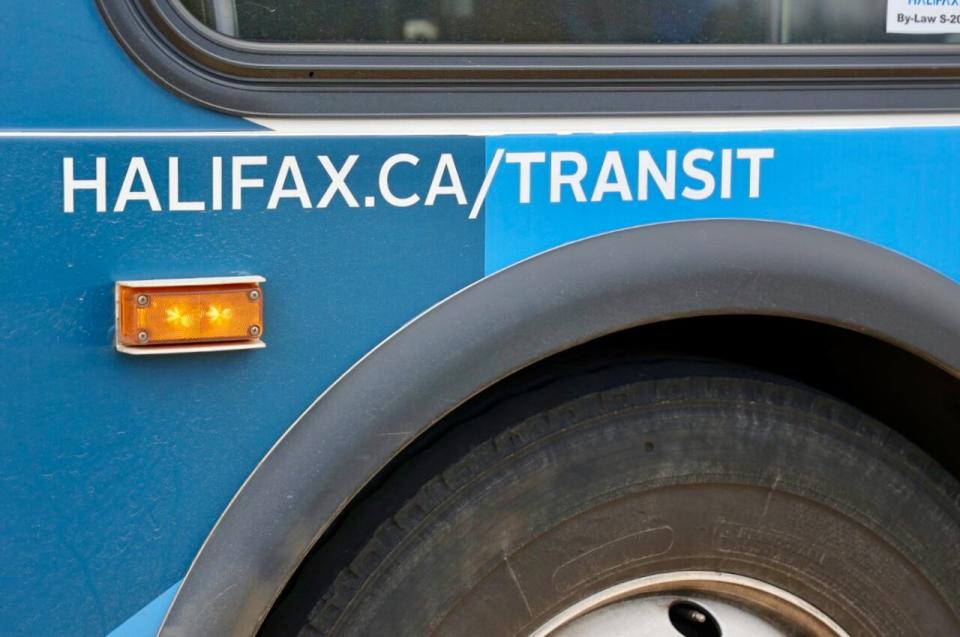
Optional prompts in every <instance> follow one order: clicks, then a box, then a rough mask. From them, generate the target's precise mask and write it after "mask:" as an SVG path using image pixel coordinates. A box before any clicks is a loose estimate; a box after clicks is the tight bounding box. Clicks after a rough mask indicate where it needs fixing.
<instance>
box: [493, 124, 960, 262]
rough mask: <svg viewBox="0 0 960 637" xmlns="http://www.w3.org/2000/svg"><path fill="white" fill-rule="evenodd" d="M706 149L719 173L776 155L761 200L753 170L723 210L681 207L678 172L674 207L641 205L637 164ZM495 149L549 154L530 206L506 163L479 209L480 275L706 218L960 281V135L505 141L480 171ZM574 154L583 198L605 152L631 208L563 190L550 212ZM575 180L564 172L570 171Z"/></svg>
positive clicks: (653, 199) (764, 174) (717, 203)
mask: <svg viewBox="0 0 960 637" xmlns="http://www.w3.org/2000/svg"><path fill="white" fill-rule="evenodd" d="M696 148H703V149H709V150H712V151H713V152H714V153H716V157H715V158H714V161H713V162H712V164H710V166H711V167H712V171H713V172H714V173H715V174H716V173H718V171H719V166H720V159H719V157H720V153H721V150H722V149H724V148H728V149H737V148H772V149H774V152H775V157H774V158H773V159H770V160H765V161H762V162H761V182H760V187H761V190H760V196H759V197H757V198H750V197H749V193H748V182H749V174H748V170H747V168H748V163H747V162H746V161H745V160H740V161H734V162H733V172H732V180H731V185H732V191H731V197H730V198H729V199H721V198H720V196H719V194H717V193H715V194H714V195H713V196H711V197H710V198H708V199H706V200H703V201H693V200H689V199H684V198H682V197H681V196H679V192H680V190H681V189H682V188H683V187H684V186H685V185H686V186H692V187H697V186H699V185H700V184H699V182H696V181H694V180H691V179H689V178H685V177H683V176H682V175H683V171H682V165H679V166H678V181H677V190H678V197H677V199H675V200H665V199H664V198H663V197H662V196H660V192H659V190H658V189H657V188H656V186H655V185H654V184H653V182H652V181H651V185H650V188H651V193H652V194H651V196H650V198H649V200H648V201H636V199H637V197H636V195H637V182H638V153H639V151H640V150H648V151H650V153H651V155H652V156H653V157H654V158H656V159H658V160H659V162H660V164H661V166H662V164H663V161H664V158H665V154H666V151H667V150H676V151H677V152H678V157H679V158H681V159H678V163H681V160H682V157H683V156H684V154H685V153H686V152H688V151H689V150H691V149H696ZM498 149H504V150H505V151H507V152H545V153H548V155H547V163H544V164H538V165H534V166H533V167H532V187H531V197H530V203H528V204H521V203H519V194H518V178H519V169H518V167H517V166H516V165H512V164H506V163H502V164H501V165H500V167H499V169H498V171H497V175H496V178H495V180H494V182H493V185H492V187H491V190H490V193H489V196H488V198H487V202H486V208H485V211H484V214H485V215H486V247H485V255H486V271H487V272H488V273H489V272H493V271H496V270H498V269H500V268H503V267H505V266H508V265H510V264H511V263H514V262H516V261H518V260H520V259H523V258H525V257H528V256H530V255H533V254H536V253H538V252H542V251H544V250H547V249H549V248H552V247H555V246H557V245H560V244H563V243H566V242H569V241H573V240H576V239H580V238H583V237H587V236H591V235H595V234H598V233H602V232H607V231H611V230H616V229H618V228H625V227H629V226H637V225H643V224H651V223H660V222H666V221H677V220H683V219H707V218H711V219H713V218H749V219H769V220H777V221H786V222H792V223H799V224H807V225H811V226H817V227H820V228H825V229H829V230H834V231H837V232H842V233H846V234H850V235H853V236H856V237H859V238H862V239H865V240H867V241H871V242H874V243H877V244H880V245H883V246H886V247H888V248H890V249H892V250H895V251H899V252H901V253H903V254H906V255H908V256H910V257H913V258H914V259H917V260H920V261H922V262H924V263H926V264H927V265H929V266H931V267H933V268H935V269H937V270H939V271H941V272H943V273H945V274H946V275H948V276H950V277H952V278H954V279H958V280H960V250H958V243H960V214H958V208H960V179H958V178H957V177H956V169H955V160H956V158H957V156H958V155H960V130H958V129H952V128H943V129H893V130H860V131H856V130H853V131H786V132H751V133H651V134H617V135H565V136H549V135H546V136H503V137H489V138H487V163H488V165H489V164H490V163H491V160H492V158H493V157H494V155H495V153H496V152H497V150H498ZM557 151H559V152H563V151H573V152H577V153H581V154H582V155H583V156H584V157H585V158H586V159H587V162H588V167H589V170H588V174H587V176H586V178H585V179H584V181H583V185H584V190H585V194H586V197H587V198H588V199H589V198H590V196H591V194H592V189H593V186H594V182H596V181H597V177H598V173H599V171H600V168H601V165H602V163H603V158H604V154H605V153H606V152H607V151H619V152H620V155H621V157H622V159H623V162H624V168H625V173H626V177H627V181H628V182H629V184H630V187H631V189H632V192H633V199H634V201H629V202H624V201H622V200H621V199H620V197H619V195H617V194H606V195H605V196H604V197H603V199H602V201H600V202H590V201H587V202H583V203H579V202H576V201H574V200H573V197H572V195H571V192H570V190H569V188H566V187H565V188H564V189H563V191H562V199H561V201H560V202H559V203H551V202H550V184H549V169H548V164H549V160H550V157H549V153H551V152H557ZM566 170H567V172H570V171H571V165H568V166H567V167H566Z"/></svg>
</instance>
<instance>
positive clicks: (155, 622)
mask: <svg viewBox="0 0 960 637" xmlns="http://www.w3.org/2000/svg"><path fill="white" fill-rule="evenodd" d="M178 588H180V582H177V583H176V584H174V585H173V586H171V587H170V588H168V589H167V590H165V591H164V592H163V593H161V594H160V595H159V596H158V597H157V598H156V599H155V600H153V601H152V602H150V603H149V604H147V605H146V606H144V607H143V608H141V609H140V610H139V611H137V614H136V615H134V616H133V617H131V618H130V619H128V620H127V621H125V622H123V623H122V624H120V625H119V626H117V627H116V628H115V629H113V630H112V631H110V634H109V635H107V637H154V636H155V635H156V634H157V631H158V630H160V624H162V623H163V618H164V617H165V616H166V614H167V609H168V608H170V604H171V603H172V602H173V596H174V595H176V594H177V589H178Z"/></svg>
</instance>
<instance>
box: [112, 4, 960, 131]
mask: <svg viewBox="0 0 960 637" xmlns="http://www.w3.org/2000/svg"><path fill="white" fill-rule="evenodd" d="M97 2H98V5H99V8H100V11H101V13H102V15H103V17H104V19H105V20H106V22H107V24H108V26H109V27H110V29H111V31H113V33H114V35H115V36H116V37H117V39H118V40H119V41H120V43H121V44H122V45H123V47H124V48H125V49H126V50H127V52H128V53H129V54H130V55H131V56H132V57H133V58H134V60H135V61H136V62H137V63H138V64H139V65H140V66H141V67H143V68H144V69H145V70H146V71H147V72H148V73H149V74H150V75H152V76H153V77H154V78H156V79H157V80H159V81H160V82H161V83H162V84H164V85H165V86H167V87H168V88H169V89H171V90H173V91H174V92H175V93H177V94H178V95H180V96H181V97H184V98H186V99H189V100H191V101H194V102H197V103H200V104H202V105H204V106H207V107H210V108H214V109H216V110H220V111H223V112H228V113H233V114H242V115H261V116H263V115H276V116H307V115H314V116H374V115H380V116H391V115H591V114H603V115H614V114H616V115H629V114H690V113H713V114H726V113H790V112H808V111H829V112H851V111H864V112H868V111H871V112H876V111H916V110H922V111H950V110H957V108H958V107H960V44H844V45H838V44H831V45H807V44H743V45H741V44H721V45H714V44H697V45H674V44H668V45H661V44H346V43H345V44H328V43H318V44H308V43H290V44H286V43H282V44H281V43H265V42H253V41H246V40H240V39H236V38H232V37H229V36H225V35H223V34H220V33H218V32H216V31H214V30H213V29H210V28H209V27H207V26H205V25H203V24H202V23H201V22H200V21H199V20H198V19H197V18H195V17H194V16H193V15H191V14H189V12H188V11H187V10H186V9H185V8H183V7H182V6H181V5H179V3H177V2H175V0H97ZM781 93H782V94H781Z"/></svg>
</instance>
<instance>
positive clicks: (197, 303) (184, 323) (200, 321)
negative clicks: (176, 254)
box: [117, 283, 263, 348]
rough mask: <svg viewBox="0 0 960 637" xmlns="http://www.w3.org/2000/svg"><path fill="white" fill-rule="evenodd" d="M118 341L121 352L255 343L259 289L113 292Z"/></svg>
mask: <svg viewBox="0 0 960 637" xmlns="http://www.w3.org/2000/svg"><path fill="white" fill-rule="evenodd" d="M117 301H118V308H117V309H118V313H117V340H118V342H119V343H120V344H121V345H123V346H125V347H143V348H148V347H155V346H157V345H174V344H180V345H185V344H189V345H199V344H202V343H222V342H224V341H256V340H259V339H260V337H261V336H262V335H263V292H262V291H261V289H260V285H259V283H239V284H219V285H189V284H184V285H176V286H166V287H150V286H144V287H137V286H124V285H120V286H119V287H118V289H117Z"/></svg>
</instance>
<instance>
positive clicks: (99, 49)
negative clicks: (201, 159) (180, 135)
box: [0, 0, 259, 130]
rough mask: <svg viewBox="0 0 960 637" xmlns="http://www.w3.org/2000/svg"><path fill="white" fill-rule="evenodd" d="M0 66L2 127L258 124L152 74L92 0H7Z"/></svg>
mask: <svg viewBox="0 0 960 637" xmlns="http://www.w3.org/2000/svg"><path fill="white" fill-rule="evenodd" d="M0 70H2V72H0V95H2V96H3V99H0V129H13V130H23V129H26V130H31V129H33V130H36V129H53V130H67V129H91V130H98V129H109V130H122V129H134V130H150V129H161V130H169V129H189V130H213V129H222V130H244V129H251V130H253V129H256V128H259V127H257V126H255V125H254V124H251V123H249V122H247V121H245V120H242V119H240V118H236V117H228V116H226V115H220V114H218V113H214V112H212V111H208V110H205V109H203V108H200V107H199V106H194V105H192V104H187V103H186V102H184V101H182V100H180V99H178V98H176V97H174V96H173V95H172V94H170V93H168V92H167V91H166V90H164V89H163V88H162V87H161V86H160V85H159V84H158V83H156V82H154V81H153V80H152V79H150V78H149V77H147V76H146V75H145V74H144V73H142V72H141V71H140V70H139V69H138V68H137V67H136V65H134V64H133V62H132V61H131V60H130V58H129V57H127V55H126V54H125V53H124V52H123V50H122V49H121V48H120V45H119V44H118V43H117V42H116V40H114V38H113V35H112V34H111V33H110V31H109V29H108V28H107V26H106V24H105V23H104V21H103V20H102V19H101V17H100V14H99V12H98V11H97V4H96V2H95V1H94V0H43V1H42V2H15V1H10V2H4V3H3V13H2V19H0Z"/></svg>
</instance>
